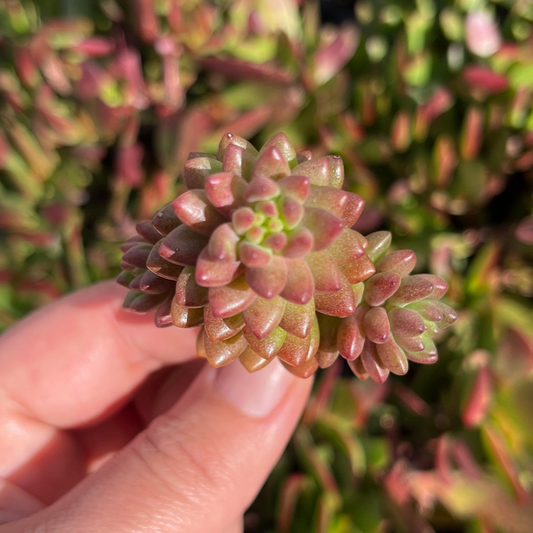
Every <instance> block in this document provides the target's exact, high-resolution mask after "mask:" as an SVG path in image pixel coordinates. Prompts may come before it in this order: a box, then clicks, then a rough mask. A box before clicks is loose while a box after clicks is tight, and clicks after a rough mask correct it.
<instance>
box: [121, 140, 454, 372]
mask: <svg viewBox="0 0 533 533" xmlns="http://www.w3.org/2000/svg"><path fill="white" fill-rule="evenodd" d="M183 178H184V182H185V185H186V186H187V189H188V190H187V191H186V192H184V193H183V194H181V195H180V196H178V197H177V198H176V199H175V200H174V201H173V202H172V203H171V204H168V205H167V206H165V207H164V208H163V209H161V210H160V211H159V212H158V213H156V215H155V216H154V218H153V219H152V220H151V221H143V222H140V223H139V224H138V225H137V232H138V235H137V236H135V237H132V238H131V239H129V240H128V241H127V242H126V244H125V245H123V247H122V250H123V252H124V257H123V263H122V267H123V269H124V272H123V273H122V274H121V275H120V277H119V280H118V281H119V283H121V284H122V285H125V286H127V287H128V288H129V289H130V292H129V293H128V295H127V296H126V299H125V301H124V307H125V308H128V309H130V310H132V311H135V312H140V313H144V312H147V311H150V310H152V309H154V308H156V313H155V322H156V325H157V326H159V327H164V326H170V325H172V324H173V325H175V326H178V327H194V326H202V328H201V330H200V332H199V335H198V343H197V348H198V354H199V355H200V356H203V357H206V358H207V360H208V361H209V363H210V364H211V365H212V366H215V367H219V366H223V365H226V364H228V363H230V362H231V361H233V360H235V359H237V358H238V359H239V360H240V362H241V363H242V364H243V365H244V366H245V368H246V369H247V370H249V371H250V372H253V371H256V370H259V369H260V368H263V367H264V366H266V365H267V364H268V363H269V362H270V361H271V360H272V359H273V358H274V357H278V358H279V359H280V360H281V362H282V363H283V364H284V365H285V366H286V368H287V369H288V370H290V371H291V372H292V373H294V374H296V375H298V376H300V377H308V376H310V375H311V374H313V373H314V372H315V371H316V370H317V368H318V367H319V366H320V367H326V366H329V365H330V364H332V363H333V361H334V360H335V359H336V357H337V356H338V354H339V352H340V354H341V355H342V356H343V357H345V358H346V359H348V361H349V362H350V366H351V368H352V369H353V370H354V373H355V374H356V375H358V376H359V377H361V378H366V377H368V376H370V377H371V378H373V379H375V380H376V381H380V382H382V381H384V380H385V379H386V377H387V375H388V373H389V371H391V372H393V373H396V374H403V373H405V372H406V371H407V360H408V359H409V360H412V361H418V362H423V363H430V362H433V361H435V360H436V357H437V354H436V350H435V345H434V344H433V341H432V340H431V339H432V336H434V335H435V334H436V333H437V332H438V331H439V330H440V329H441V328H444V327H446V326H447V325H449V324H451V323H452V322H453V320H454V319H455V314H454V312H453V310H452V309H451V308H449V307H448V306H446V305H444V304H442V303H441V302H439V301H438V300H439V298H441V297H442V295H443V294H444V293H445V292H446V289H447V286H446V283H445V282H444V281H443V280H441V279H440V278H437V277H436V276H431V275H418V276H409V273H410V272H411V270H412V269H413V267H414V265H415V261H416V258H415V255H414V253H413V252H410V251H405V250H402V251H398V252H394V253H392V254H389V255H385V253H386V251H387V249H388V247H389V245H390V233H388V232H377V233H374V234H372V235H369V236H368V237H367V238H365V237H363V236H362V235H361V234H360V233H358V232H357V231H355V230H353V229H351V228H352V226H353V225H354V224H355V222H356V221H357V219H358V218H359V216H360V214H361V212H362V210H363V207H364V201H363V199H362V198H361V197H360V196H358V195H357V194H354V193H351V192H348V191H344V190H342V185H343V181H344V168H343V163H342V160H341V158H340V157H338V156H325V157H319V158H316V159H313V158H312V157H311V153H310V152H309V151H303V152H300V153H296V151H295V149H294V147H293V146H292V144H291V143H290V141H289V140H288V139H287V137H286V136H285V135H283V134H281V133H279V134H277V135H275V136H274V137H272V138H271V139H270V140H269V141H268V142H267V143H265V145H264V146H263V147H262V148H261V150H259V151H257V150H256V149H255V148H254V147H253V146H252V145H251V144H250V143H249V142H248V141H246V140H244V139H242V138H240V137H238V136H235V135H232V134H226V135H225V136H224V137H223V138H222V141H221V143H220V146H219V149H218V153H217V155H216V157H215V156H211V155H208V154H199V153H194V154H191V155H190V158H189V160H188V161H187V163H186V165H185V168H184V173H183Z"/></svg>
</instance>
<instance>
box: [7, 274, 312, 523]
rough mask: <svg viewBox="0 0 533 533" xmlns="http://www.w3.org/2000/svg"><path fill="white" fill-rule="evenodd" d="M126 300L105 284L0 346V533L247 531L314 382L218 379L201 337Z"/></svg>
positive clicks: (236, 369)
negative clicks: (161, 322)
mask: <svg viewBox="0 0 533 533" xmlns="http://www.w3.org/2000/svg"><path fill="white" fill-rule="evenodd" d="M123 296H124V292H123V289H121V288H120V287H119V286H117V285H116V284H114V283H113V282H105V283H101V284H99V285H96V286H94V287H91V288H89V289H85V290H82V291H79V292H77V293H75V294H72V295H70V296H67V297H65V298H63V299H61V300H59V301H57V302H55V303H53V304H52V305H50V306H48V307H45V308H43V309H41V310H39V311H38V312H36V313H34V314H32V315H30V316H29V317H28V318H26V319H25V320H23V321H21V322H20V323H18V324H17V325H15V326H14V327H13V328H11V329H10V330H9V331H7V332H6V333H5V334H4V335H3V336H2V337H0V430H1V433H0V524H4V525H2V526H0V533H18V532H21V533H22V532H24V533H38V532H45V531H46V532H52V531H53V532H54V533H74V532H75V533H100V532H106V533H108V532H113V533H133V532H141V531H158V532H161V533H163V532H173V533H181V532H187V533H204V532H205V533H219V532H220V533H237V532H240V531H242V527H243V526H242V516H243V513H244V511H245V510H246V508H247V507H248V505H249V504H250V503H251V502H252V501H253V499H254V497H255V495H256V494H257V492H258V491H259V489H260V488H261V486H262V484H263V483H264V481H265V479H266V478H267V476H268V474H269V472H270V470H271V469H272V468H273V466H274V465H275V463H276V461H277V460H278V458H279V456H280V455H281V453H282V451H283V449H284V447H285V446H286V444H287V441H288V440H289V438H290V435H291V433H292V431H293V429H294V427H295V425H296V423H297V421H298V418H299V417H300V414H301V412H302V409H303V407H304V405H305V402H306V399H307V396H308V393H309V390H310V387H311V380H310V379H308V380H301V379H298V378H295V377H293V376H292V375H291V374H290V373H289V372H287V371H286V370H285V369H284V368H283V367H282V366H281V364H279V363H278V361H277V360H275V361H272V363H270V364H269V365H268V366H267V367H266V368H264V369H263V370H260V371H259V372H258V373H256V374H248V373H247V372H246V370H244V369H243V368H242V366H241V365H240V364H239V363H238V362H234V363H232V364H230V365H229V366H227V367H225V368H223V369H219V370H214V369H212V368H210V367H208V366H207V365H206V364H205V362H204V360H202V359H199V358H197V357H196V356H195V353H196V350H195V338H196V330H180V329H178V328H174V327H172V328H166V329H156V328H155V327H154V326H153V317H152V316H151V315H148V316H139V315H133V314H130V313H127V312H125V311H123V310H122V309H121V303H122V298H123ZM178 363H179V364H180V366H179V367H170V366H169V365H175V364H178ZM191 383H192V384H191Z"/></svg>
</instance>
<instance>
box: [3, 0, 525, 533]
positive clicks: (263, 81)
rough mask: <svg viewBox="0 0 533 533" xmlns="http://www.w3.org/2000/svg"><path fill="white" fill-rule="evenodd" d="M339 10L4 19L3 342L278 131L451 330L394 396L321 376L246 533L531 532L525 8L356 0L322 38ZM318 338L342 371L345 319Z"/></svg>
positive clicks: (225, 8)
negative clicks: (356, 200)
mask: <svg viewBox="0 0 533 533" xmlns="http://www.w3.org/2000/svg"><path fill="white" fill-rule="evenodd" d="M328 4H330V5H331V6H332V7H333V9H330V10H327V9H326V7H327V5H328ZM341 5H342V6H344V7H346V6H349V5H350V1H346V2H337V1H335V2H333V1H331V2H328V0H323V1H322V2H320V5H319V3H317V2H300V1H297V0H283V1H281V0H238V1H236V0H228V1H225V0H224V1H222V0H215V1H207V0H187V1H181V2H177V1H174V0H162V1H159V0H158V1H156V0H132V1H131V2H130V1H129V2H124V1H122V0H85V1H76V0H69V1H64V2H50V1H49V0H24V1H20V0H9V1H8V2H0V49H1V51H2V53H1V54H0V328H1V329H3V328H5V327H8V326H9V325H10V324H12V323H13V322H15V321H16V320H18V319H20V318H21V317H22V316H24V315H25V314H26V313H28V312H29V311H31V310H32V309H34V308H36V307H38V306H40V305H42V304H43V303H46V302H48V301H50V300H53V299H55V298H57V297H59V296H60V295H61V294H64V293H66V292H68V291H70V290H73V289H75V288H77V287H80V286H83V285H86V284H88V283H91V282H94V281H97V280H100V279H106V278H112V277H114V276H116V275H117V274H118V272H119V266H120V262H121V255H122V254H121V253H120V252H119V250H118V248H119V245H120V243H123V242H124V240H125V239H126V238H127V237H128V236H129V235H131V234H133V233H134V231H135V223H136V221H137V220H144V219H147V218H149V217H151V215H152V214H153V213H154V212H155V211H156V210H157V209H158V208H159V207H160V206H162V205H165V204H168V203H170V202H172V201H173V200H174V199H175V198H176V196H178V194H179V193H180V192H182V191H183V177H184V176H182V172H181V170H182V168H183V167H184V165H186V164H187V156H188V154H189V153H190V152H206V153H216V150H217V145H218V142H219V140H220V138H221V136H222V135H223V134H224V133H225V132H227V131H231V132H233V133H235V134H236V135H240V136H242V137H244V138H248V139H251V140H252V141H253V143H254V145H256V146H261V145H262V144H264V143H265V142H266V141H267V140H268V139H269V138H271V137H272V135H273V134H275V133H276V132H278V131H283V132H284V133H285V134H286V135H287V136H288V137H289V138H290V139H291V140H292V142H293V143H294V145H295V146H296V147H297V149H298V150H299V151H302V150H304V149H310V150H312V153H313V155H314V156H315V157H321V156H324V155H325V154H330V153H331V154H336V155H340V156H341V157H342V159H343V161H344V164H345V168H346V180H345V184H344V186H343V187H344V189H345V190H346V191H349V192H352V193H356V194H359V195H360V196H361V197H363V198H364V199H365V201H366V207H365V210H364V212H363V213H362V214H361V216H360V218H359V220H358V221H357V223H356V225H355V227H354V228H353V229H354V230H356V231H358V232H360V233H362V234H363V235H366V236H367V237H366V239H367V241H368V239H369V238H370V235H371V234H372V233H378V234H379V232H382V231H390V232H391V234H392V242H393V243H394V248H393V250H394V251H393V252H392V253H397V250H398V249H400V248H408V249H412V250H413V251H414V252H416V256H417V270H416V272H419V271H427V272H430V273H431V274H432V275H437V276H439V277H441V278H443V279H445V280H446V282H447V283H448V285H449V287H450V288H449V291H448V293H447V295H446V302H447V303H449V304H450V305H452V306H453V307H454V308H455V309H457V311H458V319H457V321H456V322H455V324H454V325H453V326H452V327H450V328H448V329H447V330H446V332H445V333H444V334H442V335H439V336H437V337H434V338H433V341H434V342H435V344H436V345H437V346H438V349H439V355H440V357H439V360H438V361H437V362H436V363H435V364H434V365H415V366H414V368H412V370H411V371H410V372H409V375H407V376H405V377H403V378H402V379H401V380H398V379H396V378H395V377H394V376H391V377H389V379H387V381H386V382H385V383H384V384H382V385H377V384H376V383H375V382H374V381H373V380H372V379H368V380H366V381H364V382H363V381H359V380H354V379H353V378H351V379H350V378H346V379H344V377H342V376H340V377H339V373H341V374H342V373H343V372H344V371H345V370H346V371H348V370H347V365H342V364H341V361H340V358H339V359H337V360H336V361H335V362H334V363H333V364H332V365H331V366H330V367H329V368H327V369H325V370H319V371H318V374H317V387H316V389H315V394H314V396H313V399H312V400H311V402H310V404H309V407H308V410H307V412H306V414H305V416H304V419H303V421H302V423H301V425H300V427H299V429H298V432H297V434H296V436H295V438H294V440H293V442H292V444H291V446H290V447H289V450H288V451H287V453H286V454H285V455H284V458H283V459H282V461H281V462H280V464H279V466H278V469H277V471H276V472H275V473H274V474H273V476H272V478H271V480H270V482H269V485H268V486H267V488H266V489H265V492H264V494H263V495H262V496H261V498H260V499H259V500H258V501H257V502H256V504H255V505H254V507H253V509H252V511H251V512H250V515H249V517H248V518H249V520H247V531H248V530H249V531H250V532H252V531H261V532H263V531H272V532H273V531H277V532H284V531H291V532H298V531H306V532H308V531H313V532H314V531H317V532H318V531H320V532H322V531H324V532H325V531H343V532H350V533H353V532H356V533H359V532H360V531H365V532H366V531H369V532H370V531H387V528H388V529H389V530H391V529H393V530H398V531H403V530H406V531H418V530H421V531H423V530H428V531H431V530H434V531H463V530H469V531H470V530H473V531H491V530H503V531H506V530H510V531H519V532H521V531H524V533H529V530H530V524H531V521H532V520H533V518H527V516H526V519H525V518H524V513H526V515H527V511H528V510H529V509H531V508H533V505H528V493H531V474H530V472H531V464H532V458H531V449H532V446H533V443H532V442H531V432H530V431H528V428H530V427H531V424H532V421H531V418H530V413H529V411H528V408H527V407H528V405H530V403H531V398H532V397H533V396H532V392H531V387H532V385H531V383H532V379H531V372H532V361H533V338H532V336H531V323H532V322H533V314H532V311H531V309H532V307H531V300H530V297H531V295H533V269H532V268H531V264H532V263H533V247H532V244H533V187H532V184H533V179H532V175H533V172H532V170H533V136H532V134H531V128H532V118H531V98H532V96H531V95H532V91H531V88H532V81H531V79H532V78H531V72H532V56H531V53H530V50H531V26H532V24H531V23H532V20H533V15H532V13H531V2H528V1H520V2H512V1H510V0H460V1H457V0H438V1H437V0H419V1H417V2H414V3H406V2H403V1H395V0H393V1H389V0H371V1H364V0H358V1H357V2H356V3H355V9H354V10H353V11H351V13H350V9H349V7H347V11H346V10H345V11H344V12H346V13H348V15H353V16H347V18H346V21H345V23H344V24H343V25H342V26H333V25H331V24H327V16H328V13H331V12H334V14H335V15H338V13H340V12H341V9H340V6H341ZM320 7H322V8H323V9H322V12H323V14H324V15H325V16H324V17H323V20H322V21H321V20H320V11H321V10H320ZM281 9H283V13H284V16H283V17H277V16H272V14H273V13H274V14H276V13H279V12H281ZM337 21H338V19H337ZM354 21H355V24H354ZM210 161H213V159H210ZM222 163H223V162H222ZM193 165H194V163H193ZM215 165H216V163H215ZM217 172H221V169H217ZM194 187H196V185H195V186H194ZM194 187H193V188H194ZM189 188H190V187H189ZM167 209H169V208H167ZM171 211H172V212H173V210H169V211H167V212H165V213H166V214H170V215H171V214H172V213H171ZM164 216H165V215H164ZM147 227H148V225H147V224H145V230H146V229H147ZM140 231H142V230H140ZM158 233H159V232H158ZM147 235H148V234H147ZM381 235H382V236H383V235H385V234H383V233H382V234H381ZM155 237H157V235H155V234H153V233H151V236H150V237H149V239H154V238H155ZM149 239H148V240H149ZM159 240H160V238H159ZM147 242H148V241H147ZM151 247H152V244H151V243H150V248H151ZM368 250H369V246H367V248H366V249H365V253H366V251H368ZM391 255H392V254H391ZM374 263H375V266H377V260H376V261H374ZM141 264H142V262H141ZM174 266H176V265H174ZM138 268H141V267H138ZM143 271H144V267H143ZM137 272H138V273H139V274H140V273H141V270H139V271H137ZM137 272H135V271H130V274H124V275H125V276H131V274H135V273H137ZM374 275H375V274H374ZM417 275H418V274H417ZM134 277H136V276H134ZM146 277H147V278H148V281H150V275H147V276H146ZM410 277H415V276H410ZM371 279H372V277H371V278H370V279H369V280H368V282H370V280H371ZM406 279H409V278H406ZM131 281H133V279H129V280H128V285H129V283H130V282H131ZM144 281H146V279H145V280H144ZM151 283H155V281H153V278H152V281H151ZM172 283H173V284H174V285H175V281H173V282H172ZM363 283H365V284H366V283H367V282H363ZM163 285H164V283H163ZM174 285H171V284H167V289H166V290H169V288H170V287H171V286H172V287H174ZM143 286H144V285H143ZM139 288H140V280H139ZM157 290H161V288H159V289H156V292H157ZM366 290H367V289H366V288H365V291H366ZM367 293H368V292H367ZM137 294H139V293H137ZM152 297H154V300H156V301H159V303H163V301H161V299H162V297H161V293H160V294H159V295H158V294H156V295H150V298H152ZM150 298H149V299H148V301H145V302H144V303H143V305H145V304H146V305H148V304H149V303H150ZM432 298H433V297H431V298H430V299H432ZM142 302H143V300H140V301H139V302H138V304H139V305H140V304H141V303H142ZM150 305H153V301H152V304H150ZM364 305H366V304H365V303H364V301H361V303H360V305H359V306H358V309H359V312H361V313H362V309H363V308H364ZM410 305H411V304H409V305H408V306H406V307H410ZM439 305H440V304H437V307H438V306H439ZM377 307H378V308H380V307H383V308H384V309H385V310H386V311H387V319H388V321H389V324H390V325H391V327H392V326H393V322H394V319H393V318H392V317H393V316H394V314H392V315H391V313H392V307H391V306H389V303H387V302H386V303H384V304H383V305H381V306H377ZM414 307H417V304H416V303H415V305H414ZM417 310H418V309H417ZM377 313H382V311H378V312H377ZM441 313H442V311H441ZM373 314H376V312H375V313H373ZM161 316H163V315H161ZM413 316H414V315H413ZM421 316H422V318H423V319H424V322H425V325H426V326H427V328H428V329H427V330H426V331H425V332H423V333H422V342H424V343H426V342H427V343H428V346H429V347H431V344H430V343H429V337H430V336H431V334H432V332H433V331H434V325H433V324H434V323H433V322H432V321H431V320H428V318H427V316H428V315H426V316H424V315H421ZM432 316H433V318H435V317H436V316H438V315H436V314H435V315H432ZM443 316H444V315H443ZM317 317H318V318H320V320H319V326H321V327H322V331H323V332H326V331H328V332H331V335H330V336H329V338H330V339H331V340H332V342H331V343H330V344H328V345H327V346H326V345H325V339H326V338H327V337H328V336H327V335H323V337H322V340H323V342H322V347H321V352H320V353H321V354H322V355H321V356H322V357H323V359H322V364H323V366H326V364H327V363H328V362H331V361H332V359H333V358H334V354H335V352H336V351H337V350H336V349H335V348H334V342H335V341H336V340H337V337H338V331H339V329H338V328H339V327H340V324H339V323H340V322H342V321H347V318H342V317H330V316H328V315H323V316H322V317H320V315H317ZM371 318H372V315H371V316H370V317H369V318H368V320H369V321H370V320H371ZM378 318H379V317H378ZM167 319H168V315H167ZM226 320H228V319H226ZM374 320H375V319H374ZM426 321H427V322H426ZM326 322H327V324H326ZM363 325H364V319H363ZM419 325H421V323H419ZM343 327H346V326H343ZM335 331H336V332H337V336H336V335H335V334H334V332H335ZM391 331H392V330H391ZM391 336H392V337H393V338H394V340H395V342H397V341H398V339H399V337H397V334H396V333H394V332H392V334H391ZM400 336H401V335H400ZM376 338H377V337H376ZM378 340H379V339H378ZM370 342H371V341H369V346H371V345H370ZM408 342H411V344H410V346H411V347H412V346H413V344H412V342H417V341H416V336H414V337H412V338H411V341H408ZM397 344H398V345H399V346H400V347H402V346H401V343H400V342H397ZM372 346H373V347H372V349H371V350H370V351H371V352H373V351H374V349H375V352H376V353H377V352H378V347H379V343H377V344H375V343H374V344H373V345H372ZM418 347H420V344H418ZM402 349H403V348H402ZM382 350H383V348H382ZM408 351H409V350H408ZM430 351H431V350H430ZM422 352H424V350H422ZM317 353H319V352H317ZM413 353H415V355H416V353H419V354H420V353H421V352H413ZM324 354H330V356H328V357H327V356H326V355H324ZM406 354H407V352H406ZM431 357H432V356H430V357H429V361H431V360H432V359H431ZM365 358H367V356H365ZM400 358H401V356H400ZM401 359H402V360H403V358H401ZM408 360H409V358H408ZM357 361H359V362H357ZM362 361H363V357H362V355H360V356H359V357H358V358H356V359H355V362H352V366H355V365H360V363H361V362H362ZM234 364H238V363H237V362H235V363H234ZM293 368H296V367H293ZM343 369H344V370H343ZM356 370H357V371H358V372H359V373H360V375H361V376H363V377H364V375H365V374H363V373H361V372H362V369H361V368H360V367H359V368H356ZM391 370H392V369H391ZM350 373H351V372H349V371H348V374H350ZM365 373H367V370H366V369H365ZM376 375H377V374H376ZM381 375H383V374H381ZM365 472H366V473H365ZM458 480H461V481H462V483H463V485H461V484H457V483H456V481H458ZM465 482H466V484H467V486H466V489H469V490H466V489H465V485H464V483H465ZM437 501H438V502H440V504H441V505H437V506H434V505H433V503H434V502H437ZM524 502H525V503H524ZM278 505H279V509H280V513H279V523H278V524H275V523H273V522H272V516H273V515H274V513H273V509H274V508H275V507H276V506H278ZM254 524H255V526H254ZM520 524H522V526H521V525H520ZM523 524H525V526H523Z"/></svg>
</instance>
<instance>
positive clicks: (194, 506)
mask: <svg viewBox="0 0 533 533" xmlns="http://www.w3.org/2000/svg"><path fill="white" fill-rule="evenodd" d="M310 387H311V380H300V379H298V378H295V377H293V376H292V375H291V374H289V373H288V372H287V371H286V370H285V369H284V368H283V367H282V366H281V364H279V363H278V361H277V360H275V361H273V362H272V363H270V365H269V366H267V367H266V368H265V369H263V370H261V371H259V372H257V373H256V374H252V375H250V374H248V373H247V372H246V371H245V370H244V369H243V368H242V367H241V366H240V365H239V364H238V363H233V364H230V365H228V366H227V367H225V368H223V369H222V370H218V371H215V370H213V369H211V368H205V369H204V370H202V371H201V373H200V374H199V376H198V377H197V378H196V380H195V382H194V384H193V385H192V387H191V388H190V390H189V391H188V392H187V393H186V394H185V395H183V396H182V397H181V399H180V400H179V401H178V403H177V404H176V405H175V406H173V407H172V408H171V409H170V410H169V411H168V412H166V413H165V414H163V415H161V416H159V417H158V418H156V419H155V420H154V421H153V422H152V423H151V424H150V426H149V427H148V429H147V430H146V431H144V432H143V433H141V434H140V435H139V436H138V437H137V438H136V439H135V440H134V441H133V442H132V443H130V444H129V445H128V446H126V447H125V448H124V450H122V451H121V452H119V453H118V454H117V455H115V456H114V457H113V458H112V459H110V460H109V461H108V462H107V463H106V464H105V465H104V466H103V467H102V468H101V469H100V470H98V471H97V472H96V473H94V474H93V475H92V476H90V477H89V478H87V479H86V480H84V481H83V482H82V483H81V484H80V485H79V486H78V487H77V488H76V489H75V490H74V491H72V492H71V493H69V494H68V495H67V496H66V497H64V498H62V499H61V500H59V501H58V502H56V504H55V505H54V506H53V507H51V508H49V509H47V510H45V511H43V512H41V513H37V514H36V515H35V516H34V517H32V518H30V519H28V521H27V522H26V521H24V523H23V524H20V525H19V527H20V526H24V527H26V528H28V529H25V531H35V530H37V525H39V527H41V529H42V530H44V529H47V527H46V526H47V524H48V525H49V524H52V523H53V524H54V527H55V529H54V531H57V532H58V533H62V532H65V533H66V532H67V531H68V532H71V531H76V532H77V533H92V532H94V531H95V530H98V531H113V532H115V533H129V532H133V531H161V532H169V533H170V532H172V533H180V532H190V531H194V532H195V533H215V532H220V533H224V532H225V531H231V532H233V531H235V532H238V531H239V526H238V524H239V520H240V518H241V517H242V515H243V513H244V511H245V510H246V508H247V507H248V506H249V504H250V503H251V502H252V501H253V499H254V497H255V495H256V494H257V492H258V491H259V489H260V487H261V486H262V484H263V483H264V481H265V479H266V478H267V476H268V474H269V473H270V471H271V469H272V468H273V466H274V465H275V463H276V461H277V460H278V458H279V456H280V455H281V453H282V451H283V449H284V448H285V446H286V444H287V442H288V440H289V438H290V435H291V433H292V431H293V430H294V427H295V425H296V423H297V421H298V419H299V417H300V415H301V412H302V409H303V406H304V404H305V401H306V399H307V396H308V393H309V390H310Z"/></svg>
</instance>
